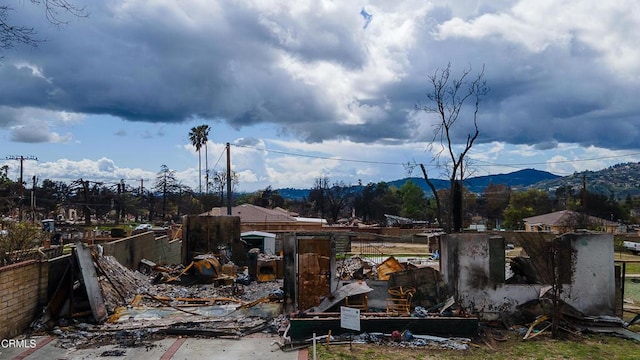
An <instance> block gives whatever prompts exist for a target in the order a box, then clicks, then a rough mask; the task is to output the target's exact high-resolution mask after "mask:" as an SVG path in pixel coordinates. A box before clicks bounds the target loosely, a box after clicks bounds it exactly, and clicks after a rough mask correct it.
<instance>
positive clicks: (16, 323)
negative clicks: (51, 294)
mask: <svg viewBox="0 0 640 360" xmlns="http://www.w3.org/2000/svg"><path fill="white" fill-rule="evenodd" d="M48 279H49V266H48V264H47V262H46V261H39V260H28V261H24V262H20V263H17V264H12V265H7V266H4V267H0V339H8V338H12V337H15V336H16V335H19V334H21V333H22V332H23V331H24V330H26V329H27V327H28V326H29V324H30V323H31V322H32V321H33V319H35V318H36V317H37V316H38V315H39V313H40V312H41V310H42V307H43V306H45V305H46V302H47V284H48Z"/></svg>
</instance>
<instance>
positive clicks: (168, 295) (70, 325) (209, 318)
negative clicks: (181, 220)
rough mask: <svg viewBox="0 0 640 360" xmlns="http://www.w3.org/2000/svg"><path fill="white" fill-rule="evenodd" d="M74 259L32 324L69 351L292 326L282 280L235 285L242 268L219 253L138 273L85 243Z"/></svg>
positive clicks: (146, 264)
mask: <svg viewBox="0 0 640 360" xmlns="http://www.w3.org/2000/svg"><path fill="white" fill-rule="evenodd" d="M70 259H71V261H70V265H69V268H68V269H67V270H66V271H65V275H64V276H62V280H61V284H59V286H58V291H56V294H54V296H53V297H52V299H51V301H50V303H49V304H48V305H47V307H46V309H45V312H44V314H43V316H42V317H41V318H40V319H38V320H37V321H36V322H34V324H33V326H32V328H33V329H34V330H36V331H38V330H49V331H50V332H51V333H52V334H54V335H57V336H58V337H59V339H60V342H59V343H60V344H61V345H60V346H62V347H67V348H69V347H82V346H91V344H104V343H105V342H109V341H111V342H113V341H114V339H115V340H117V342H118V343H119V344H129V345H127V346H138V344H147V343H145V341H148V340H149V339H153V338H154V337H155V336H158V334H160V333H161V334H171V335H188V334H191V335H203V336H211V337H230V338H237V337H240V336H244V335H247V334H251V333H254V332H258V331H271V332H274V333H275V332H277V330H278V329H279V328H280V327H281V326H282V325H281V323H282V322H283V321H284V319H283V318H282V317H281V313H282V305H283V298H284V293H283V291H282V282H281V281H272V282H261V283H255V282H253V283H251V284H250V285H243V284H241V283H238V282H236V281H235V279H236V277H234V276H233V274H235V272H236V267H235V265H233V264H228V263H227V264H224V265H222V264H220V261H219V260H218V259H217V258H216V257H215V256H213V255H203V256H198V257H196V258H194V261H193V262H192V263H191V264H190V265H189V266H187V267H184V266H159V265H156V264H154V263H153V262H151V261H148V260H143V261H141V263H140V266H139V270H140V271H133V270H130V269H128V268H126V267H124V266H123V265H121V264H120V263H119V262H118V261H117V260H116V259H115V258H114V257H111V256H101V255H98V254H97V253H96V252H93V253H92V252H91V251H90V249H89V248H88V247H87V246H86V245H84V244H82V243H80V242H78V243H76V249H75V257H73V256H72V257H71V258H70ZM75 262H77V265H78V266H75V265H73V263H75ZM225 265H229V266H227V267H226V268H225ZM230 270H232V271H230ZM225 271H226V272H228V273H225ZM78 272H79V273H78ZM67 273H68V274H69V275H67ZM244 273H245V274H246V269H245V270H244ZM159 279H161V280H160V281H159ZM185 284H190V285H185ZM87 300H88V301H87ZM87 303H88V304H87ZM83 304H84V305H83ZM87 308H89V309H90V310H88V309H87ZM114 333H115V334H117V336H115V337H114V336H113V334H114ZM147 345H148V344H147ZM123 346H124V345H123ZM141 346H146V345H141Z"/></svg>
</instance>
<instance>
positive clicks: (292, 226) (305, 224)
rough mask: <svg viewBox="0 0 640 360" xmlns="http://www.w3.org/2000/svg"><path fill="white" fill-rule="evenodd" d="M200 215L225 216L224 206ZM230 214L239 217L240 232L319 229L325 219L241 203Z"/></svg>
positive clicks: (324, 222) (225, 209) (324, 223)
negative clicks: (305, 216)
mask: <svg viewBox="0 0 640 360" xmlns="http://www.w3.org/2000/svg"><path fill="white" fill-rule="evenodd" d="M201 215H202V216H225V215H227V208H226V207H215V208H213V209H211V211H208V212H206V213H204V214H201ZM231 216H237V217H239V218H240V226H241V231H242V232H247V231H268V232H271V231H276V232H286V231H320V230H322V227H323V225H326V223H327V222H326V220H324V219H318V218H303V217H299V216H298V214H297V213H294V212H291V211H287V210H285V209H282V208H275V209H267V208H264V207H260V206H256V205H252V204H242V205H238V206H234V207H232V208H231Z"/></svg>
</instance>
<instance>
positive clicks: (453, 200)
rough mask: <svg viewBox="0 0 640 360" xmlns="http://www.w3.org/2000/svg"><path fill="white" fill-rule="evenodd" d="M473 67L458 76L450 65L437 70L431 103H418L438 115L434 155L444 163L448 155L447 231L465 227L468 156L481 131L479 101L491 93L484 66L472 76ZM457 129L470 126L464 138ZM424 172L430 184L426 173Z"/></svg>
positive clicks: (432, 141) (431, 80) (431, 144)
mask: <svg viewBox="0 0 640 360" xmlns="http://www.w3.org/2000/svg"><path fill="white" fill-rule="evenodd" d="M471 70H472V69H471V67H469V68H468V69H466V70H465V71H464V72H463V73H462V75H461V76H460V77H459V78H457V79H456V78H453V77H452V75H451V64H448V65H447V66H446V67H445V68H441V69H437V70H436V71H435V72H434V73H433V75H430V76H429V77H428V79H429V83H430V85H431V86H432V89H431V92H429V93H428V94H427V98H428V99H429V101H430V103H429V104H427V105H424V106H418V109H420V110H423V111H425V112H427V113H429V114H435V115H436V117H437V120H438V121H437V123H436V124H435V125H434V126H435V128H434V134H433V138H432V140H431V143H430V146H431V147H436V146H437V147H440V150H439V151H438V152H437V153H436V155H435V160H436V162H437V163H438V164H442V159H441V155H442V154H446V155H448V156H447V158H448V159H447V160H446V161H445V165H446V167H447V172H448V176H449V183H450V187H449V188H450V190H451V191H450V192H449V199H448V200H449V209H451V211H449V213H448V214H447V221H446V222H445V230H446V231H447V232H452V231H461V230H462V227H463V221H462V219H463V216H462V212H463V207H462V191H463V180H464V178H465V171H466V165H467V158H466V156H467V154H468V153H469V150H471V148H472V147H473V144H474V142H475V141H476V139H477V138H478V135H479V134H480V131H479V129H478V112H479V110H480V101H481V99H482V98H483V97H484V96H485V95H486V94H487V93H488V92H489V88H488V87H487V85H486V81H485V80H484V66H483V68H482V70H481V71H480V72H479V73H478V75H477V76H476V77H472V75H471ZM469 103H470V104H469ZM463 112H469V113H470V115H469V116H468V117H466V116H465V117H461V114H462V113H463ZM456 124H457V125H456ZM458 129H461V130H460V131H464V129H470V131H469V132H468V133H467V134H466V136H465V137H466V139H465V140H462V137H461V136H460V135H458V134H457V132H458V131H456V130H458ZM459 144H461V147H460V146H459ZM458 148H460V150H458ZM423 175H425V180H426V181H427V183H428V182H429V180H428V178H427V177H426V172H424V173H423Z"/></svg>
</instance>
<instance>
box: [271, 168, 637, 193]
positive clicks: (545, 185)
mask: <svg viewBox="0 0 640 360" xmlns="http://www.w3.org/2000/svg"><path fill="white" fill-rule="evenodd" d="M583 179H584V181H585V183H586V186H587V190H588V191H589V192H592V193H597V194H604V195H606V196H613V197H614V198H615V199H617V200H621V199H625V198H626V197H627V196H628V195H629V196H631V197H634V196H640V162H638V163H624V164H618V165H614V166H611V167H608V168H606V169H602V170H598V171H583V172H576V173H574V174H572V175H569V176H558V175H554V174H552V173H550V172H547V171H540V170H535V169H525V170H519V171H514V172H512V173H508V174H497V175H486V176H477V177H472V178H469V179H467V180H465V186H466V187H467V189H469V190H470V191H472V192H475V193H482V191H483V190H484V189H485V188H486V187H487V185H489V184H490V183H493V184H496V185H497V184H504V185H507V186H509V187H511V188H512V189H514V190H517V189H540V190H545V191H550V192H553V191H555V189H557V188H558V187H561V186H571V187H572V188H573V189H574V191H578V190H579V189H582V183H583ZM409 180H411V181H413V182H414V183H415V184H417V185H418V186H420V187H421V188H422V189H423V190H424V191H425V192H426V193H427V195H428V196H430V195H431V190H430V189H429V187H428V186H427V184H426V182H425V181H424V179H423V178H421V177H409V178H404V179H398V180H394V181H388V182H387V184H389V185H391V186H395V187H397V188H400V187H401V186H402V185H404V183H405V182H407V181H409ZM431 181H432V182H433V185H434V186H435V187H436V189H438V190H440V189H448V188H449V181H448V180H442V179H432V180H431ZM357 188H362V187H357ZM278 191H279V192H280V195H282V196H283V197H284V198H286V199H298V200H300V199H304V198H307V197H308V196H309V192H310V191H311V189H290V188H288V189H278Z"/></svg>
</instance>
